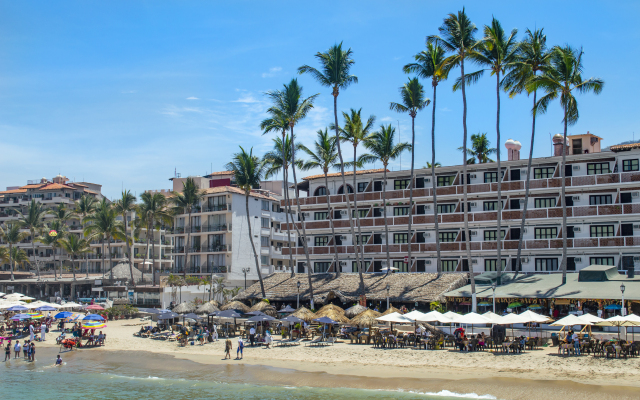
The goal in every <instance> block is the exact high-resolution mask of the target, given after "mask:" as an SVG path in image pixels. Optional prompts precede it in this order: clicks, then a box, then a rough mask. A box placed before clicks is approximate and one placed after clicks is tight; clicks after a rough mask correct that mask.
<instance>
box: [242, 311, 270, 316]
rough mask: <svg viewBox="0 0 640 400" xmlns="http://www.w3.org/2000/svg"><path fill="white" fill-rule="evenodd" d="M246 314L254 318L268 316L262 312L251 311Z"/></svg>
mask: <svg viewBox="0 0 640 400" xmlns="http://www.w3.org/2000/svg"><path fill="white" fill-rule="evenodd" d="M245 314H247V315H254V316H257V315H267V314H265V313H263V312H262V311H250V312H248V313H245Z"/></svg>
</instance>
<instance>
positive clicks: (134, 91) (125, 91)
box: [120, 90, 138, 94]
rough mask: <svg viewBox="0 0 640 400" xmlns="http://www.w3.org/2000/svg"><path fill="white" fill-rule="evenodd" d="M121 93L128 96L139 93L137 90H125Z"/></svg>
mask: <svg viewBox="0 0 640 400" xmlns="http://www.w3.org/2000/svg"><path fill="white" fill-rule="evenodd" d="M120 93H125V94H128V93H138V91H137V90H123V91H122V92H120Z"/></svg>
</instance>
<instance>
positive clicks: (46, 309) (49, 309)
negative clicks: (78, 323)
mask: <svg viewBox="0 0 640 400" xmlns="http://www.w3.org/2000/svg"><path fill="white" fill-rule="evenodd" d="M36 310H38V311H58V309H57V308H55V307H51V306H41V307H38V308H36Z"/></svg>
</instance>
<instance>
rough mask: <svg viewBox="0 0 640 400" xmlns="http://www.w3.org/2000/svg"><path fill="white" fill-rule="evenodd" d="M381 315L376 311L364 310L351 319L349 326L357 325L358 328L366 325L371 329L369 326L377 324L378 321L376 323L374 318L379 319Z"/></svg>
mask: <svg viewBox="0 0 640 400" xmlns="http://www.w3.org/2000/svg"><path fill="white" fill-rule="evenodd" d="M381 315H382V314H380V313H379V312H377V311H373V310H366V311H363V312H361V313H360V314H358V315H356V316H355V317H354V318H352V319H351V321H349V323H350V324H351V325H359V326H365V325H368V326H369V327H371V325H374V324H377V323H378V321H376V318H379V317H380V316H381Z"/></svg>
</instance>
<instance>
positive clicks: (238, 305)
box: [220, 300, 251, 313]
mask: <svg viewBox="0 0 640 400" xmlns="http://www.w3.org/2000/svg"><path fill="white" fill-rule="evenodd" d="M220 310H221V311H226V310H239V311H242V312H243V313H248V312H249V311H251V309H250V308H249V307H248V306H247V305H246V304H244V303H242V302H239V301H237V300H234V301H232V302H229V303H227V304H225V305H223V306H222V307H220Z"/></svg>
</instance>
